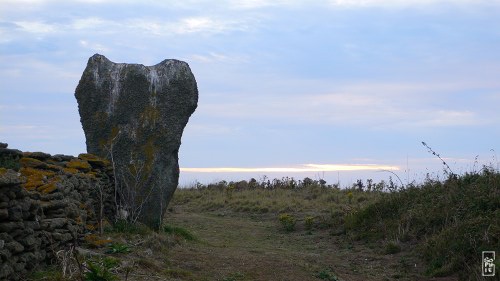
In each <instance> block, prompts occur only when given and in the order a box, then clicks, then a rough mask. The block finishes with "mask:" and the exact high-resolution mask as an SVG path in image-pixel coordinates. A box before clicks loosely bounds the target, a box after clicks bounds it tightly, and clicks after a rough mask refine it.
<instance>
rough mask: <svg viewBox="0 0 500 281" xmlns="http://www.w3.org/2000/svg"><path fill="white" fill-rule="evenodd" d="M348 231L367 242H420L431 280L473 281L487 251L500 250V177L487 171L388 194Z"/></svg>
mask: <svg viewBox="0 0 500 281" xmlns="http://www.w3.org/2000/svg"><path fill="white" fill-rule="evenodd" d="M347 226H348V229H349V231H350V232H351V233H352V234H353V235H354V236H355V237H356V238H357V239H361V240H363V239H365V240H372V241H373V240H377V239H392V238H397V239H398V240H401V241H408V242H413V243H414V244H415V243H416V244H417V247H416V250H417V251H418V252H419V254H420V255H421V256H422V257H423V258H424V260H425V261H426V262H427V265H428V267H427V273H428V274H429V275H431V276H448V275H451V274H455V273H457V274H459V276H461V277H462V278H466V276H472V275H473V274H474V272H475V271H476V269H477V268H480V266H481V265H480V255H481V251H483V250H498V249H500V174H499V173H498V172H495V171H493V170H490V169H483V171H482V172H481V173H472V174H469V173H468V174H465V175H463V176H452V177H450V178H449V179H448V180H446V181H445V182H438V181H431V180H429V181H427V182H426V183H425V184H423V185H422V186H419V187H412V188H409V189H406V190H402V191H399V192H396V193H391V194H387V195H386V196H384V197H382V198H380V200H378V201H377V202H375V203H373V204H371V205H369V206H367V207H365V208H363V209H361V210H360V211H358V212H356V213H353V214H352V215H350V216H349V218H348V221H347ZM388 245H389V244H388ZM390 248H393V247H390ZM386 250H387V251H388V252H392V251H395V249H394V250H391V249H386Z"/></svg>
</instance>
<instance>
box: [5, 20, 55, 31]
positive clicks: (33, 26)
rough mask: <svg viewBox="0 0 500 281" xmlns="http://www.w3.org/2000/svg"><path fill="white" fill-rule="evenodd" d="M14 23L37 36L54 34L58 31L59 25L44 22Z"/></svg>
mask: <svg viewBox="0 0 500 281" xmlns="http://www.w3.org/2000/svg"><path fill="white" fill-rule="evenodd" d="M13 23H14V24H15V25H16V26H17V27H18V28H20V29H22V30H23V31H26V32H30V33H36V34H46V33H54V32H56V30H58V28H57V25H55V24H48V23H45V22H43V21H15V22H13Z"/></svg>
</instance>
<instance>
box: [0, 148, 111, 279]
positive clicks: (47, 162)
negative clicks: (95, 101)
mask: <svg viewBox="0 0 500 281" xmlns="http://www.w3.org/2000/svg"><path fill="white" fill-rule="evenodd" d="M114 196H115V194H114V181H113V170H112V168H111V165H110V163H109V162H108V161H107V160H103V159H100V158H97V157H96V156H93V155H91V154H80V155H79V156H78V157H73V156H67V155H54V156H52V155H49V154H46V153H42V152H32V153H31V152H21V151H19V150H15V149H9V148H7V145H6V144H3V143H0V280H20V279H22V278H23V277H25V276H26V274H27V273H28V272H30V271H32V270H33V269H35V268H36V267H38V266H40V265H44V264H47V263H50V262H53V261H54V257H55V253H56V252H57V251H58V250H61V249H64V248H65V247H67V246H68V245H69V244H76V245H78V244H79V243H82V242H83V241H84V238H85V237H86V235H89V234H91V233H93V232H96V231H97V230H98V229H99V228H100V227H102V226H103V224H105V223H106V222H108V221H112V220H114V216H115V214H116V211H115V209H116V208H115V203H114V202H115V200H114Z"/></svg>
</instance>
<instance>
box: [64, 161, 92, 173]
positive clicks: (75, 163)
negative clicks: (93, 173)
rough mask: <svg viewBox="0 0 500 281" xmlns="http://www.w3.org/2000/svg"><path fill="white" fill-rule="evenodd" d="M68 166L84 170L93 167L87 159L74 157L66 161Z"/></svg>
mask: <svg viewBox="0 0 500 281" xmlns="http://www.w3.org/2000/svg"><path fill="white" fill-rule="evenodd" d="M66 167H67V168H73V169H78V170H81V171H84V172H88V171H90V170H91V169H92V167H91V166H90V164H89V163H88V162H87V161H83V160H80V159H73V160H71V161H69V162H68V163H66Z"/></svg>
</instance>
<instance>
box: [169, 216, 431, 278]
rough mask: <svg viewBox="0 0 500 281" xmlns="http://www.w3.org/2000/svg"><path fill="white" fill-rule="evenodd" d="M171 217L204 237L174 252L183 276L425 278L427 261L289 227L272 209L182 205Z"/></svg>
mask: <svg viewBox="0 0 500 281" xmlns="http://www.w3.org/2000/svg"><path fill="white" fill-rule="evenodd" d="M166 219H167V222H168V223H169V224H172V225H175V226H180V227H183V228H186V229H188V230H190V231H191V232H192V233H193V234H194V235H195V236H196V237H198V238H199V241H195V242H193V241H186V242H184V243H181V244H180V245H177V246H175V247H174V248H173V249H171V251H170V252H169V253H168V256H167V260H168V263H169V270H170V272H171V275H172V276H176V277H178V280H223V281H233V280H290V281H292V280H301V281H303V280H337V279H335V277H337V278H338V280H352V281H357V280H360V281H361V280H423V279H420V278H418V277H417V275H416V274H417V273H418V272H419V271H421V270H422V269H421V265H419V264H416V266H415V263H416V262H415V260H414V259H412V258H411V256H410V255H408V254H405V253H404V251H403V252H402V253H399V254H396V255H383V254H380V253H377V251H379V247H372V248H374V249H370V246H369V245H368V246H367V245H360V244H357V243H356V242H354V243H353V242H348V241H344V240H345V237H344V236H331V235H330V234H329V231H328V230H313V231H312V232H307V231H305V230H303V229H302V230H301V229H298V230H296V231H294V232H285V231H284V230H282V228H281V226H280V224H279V222H278V221H277V219H276V217H275V216H273V215H270V214H268V215H258V216H257V215H253V216H252V215H248V216H247V215H246V214H242V213H231V214H225V215H223V214H217V213H193V212H184V211H182V210H180V209H179V210H177V211H175V212H171V213H169V214H168V215H167V218H166ZM377 249H378V250H377Z"/></svg>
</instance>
